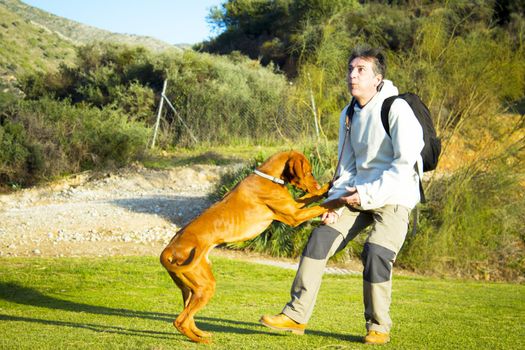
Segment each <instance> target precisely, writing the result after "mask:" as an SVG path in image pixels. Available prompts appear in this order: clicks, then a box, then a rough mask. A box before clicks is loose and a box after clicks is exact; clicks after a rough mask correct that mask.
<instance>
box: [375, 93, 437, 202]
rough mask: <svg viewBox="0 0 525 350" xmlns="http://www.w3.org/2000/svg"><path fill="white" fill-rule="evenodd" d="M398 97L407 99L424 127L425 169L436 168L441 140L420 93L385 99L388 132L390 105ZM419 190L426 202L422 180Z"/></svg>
mask: <svg viewBox="0 0 525 350" xmlns="http://www.w3.org/2000/svg"><path fill="white" fill-rule="evenodd" d="M396 98H402V99H403V100H405V101H407V103H408V104H409V106H410V108H412V111H413V112H414V115H415V116H416V118H417V120H418V121H419V124H421V128H422V129H423V141H424V143H425V145H424V146H423V149H422V150H421V158H422V159H423V171H430V170H434V169H436V167H437V163H438V160H439V155H440V154H441V140H440V139H439V138H438V137H437V135H436V129H435V128H434V122H433V121H432V117H431V116H430V111H429V110H428V108H427V106H425V104H424V103H423V101H421V99H420V98H419V96H418V95H416V94H413V93H411V92H407V93H404V94H401V95H397V96H391V97H388V98H386V99H385V100H384V101H383V105H382V106H381V122H382V123H383V127H384V128H385V131H386V133H387V134H388V136H390V124H389V123H388V113H389V112H390V107H392V103H394V101H395V99H396ZM419 191H420V193H421V203H425V202H426V199H425V193H424V191H423V185H422V183H421V181H419Z"/></svg>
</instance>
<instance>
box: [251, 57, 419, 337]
mask: <svg viewBox="0 0 525 350" xmlns="http://www.w3.org/2000/svg"><path fill="white" fill-rule="evenodd" d="M385 71H386V64H385V58H384V56H383V54H382V53H381V52H380V51H379V50H377V49H371V48H357V49H355V50H354V51H353V52H352V54H351V56H350V58H349V61H348V75H347V84H348V89H349V91H350V93H351V95H352V96H353V99H354V100H355V102H356V103H355V104H350V105H349V106H347V107H346V108H345V109H343V111H342V113H341V117H340V131H339V147H338V148H339V153H338V154H339V157H340V161H339V164H338V168H337V169H336V173H337V174H338V177H337V179H336V180H335V181H334V183H333V187H332V188H331V189H330V191H329V193H328V198H327V200H326V202H331V203H336V204H338V205H336V209H334V210H330V211H328V212H327V213H325V214H323V216H322V222H323V225H321V226H319V227H318V228H316V229H315V230H314V231H313V232H312V234H311V236H310V238H309V240H308V243H307V246H306V248H305V249H304V251H303V253H302V256H301V261H300V264H299V268H298V270H297V274H296V277H295V280H294V282H293V285H292V288H291V300H290V301H289V302H288V303H287V304H286V306H285V307H284V309H283V311H282V313H281V314H278V315H276V316H263V317H262V318H261V320H260V322H261V323H262V324H263V325H265V326H267V327H270V328H272V329H276V330H284V331H291V332H293V333H296V334H304V330H305V328H306V324H307V323H308V320H309V318H310V316H311V314H312V311H313V308H314V304H315V301H316V298H317V293H318V291H319V287H320V285H321V278H322V274H323V271H324V268H325V266H326V262H327V261H328V259H329V258H330V257H331V256H332V255H334V254H335V253H337V252H338V251H339V250H341V249H343V248H344V247H345V246H346V245H347V244H348V242H349V241H350V240H352V239H353V238H355V236H356V235H357V234H358V233H359V232H360V231H361V230H363V229H364V228H365V227H367V226H369V225H372V230H371V231H370V233H369V234H368V237H367V240H366V243H365V245H364V247H363V252H362V254H361V258H362V261H363V266H364V270H363V298H364V306H365V321H366V329H367V335H366V336H365V338H364V342H365V343H367V344H384V343H387V342H388V341H390V328H391V326H392V321H391V319H390V315H389V309H390V301H391V294H392V280H391V279H392V266H393V263H394V260H395V258H396V255H397V253H398V252H399V250H400V249H401V246H402V245H403V242H404V240H405V236H406V232H407V229H408V221H409V215H410V211H411V209H412V208H413V207H414V206H415V205H416V204H417V203H418V202H419V200H420V198H419V176H418V174H422V163H421V162H422V161H421V156H420V152H421V149H422V148H423V131H422V128H421V125H420V124H419V122H418V120H417V119H416V117H415V115H414V113H413V112H412V109H411V108H410V106H409V105H408V103H407V102H406V101H404V100H402V99H396V100H395V101H394V103H393V104H392V107H391V109H390V113H389V116H388V118H389V123H390V130H391V136H390V137H389V136H388V135H387V133H386V132H385V129H384V127H383V124H382V122H381V105H382V103H383V101H384V100H385V98H387V97H390V96H393V95H397V94H398V90H397V88H396V87H395V86H394V85H393V84H392V82H391V81H388V80H384V77H385ZM347 108H353V109H354V111H353V116H352V118H351V127H350V132H349V135H348V136H345V134H346V123H345V121H346V110H347Z"/></svg>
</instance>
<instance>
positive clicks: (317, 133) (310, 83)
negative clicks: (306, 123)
mask: <svg viewBox="0 0 525 350" xmlns="http://www.w3.org/2000/svg"><path fill="white" fill-rule="evenodd" d="M308 85H309V90H310V103H311V104H312V112H313V115H314V126H315V135H316V136H317V140H319V125H318V123H317V108H316V106H315V99H314V92H313V91H312V80H311V79H310V73H308Z"/></svg>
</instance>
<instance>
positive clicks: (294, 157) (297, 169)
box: [283, 151, 321, 193]
mask: <svg viewBox="0 0 525 350" xmlns="http://www.w3.org/2000/svg"><path fill="white" fill-rule="evenodd" d="M283 175H284V177H285V178H286V179H287V180H288V182H289V183H291V184H292V185H294V186H295V187H297V188H300V189H301V190H303V191H306V192H309V193H315V192H317V191H318V190H319V189H320V188H321V186H319V184H318V183H317V180H316V179H315V178H314V176H313V175H312V166H311V165H310V162H309V161H308V159H306V157H305V156H304V155H303V154H302V153H300V152H297V151H291V152H290V156H289V158H288V160H287V162H286V165H285V167H284V172H283Z"/></svg>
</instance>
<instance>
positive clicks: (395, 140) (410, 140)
mask: <svg viewBox="0 0 525 350" xmlns="http://www.w3.org/2000/svg"><path fill="white" fill-rule="evenodd" d="M383 82H384V84H383V87H382V89H381V90H380V91H379V92H378V93H377V94H376V95H375V96H374V97H373V98H372V99H371V100H370V101H369V102H368V103H367V104H366V105H365V106H364V107H363V108H361V107H359V105H358V104H357V103H356V105H355V108H354V114H353V117H352V123H351V129H350V135H349V137H348V138H347V140H346V143H345V149H344V150H342V146H343V140H344V138H345V133H346V127H345V120H346V110H347V109H348V108H349V106H346V107H345V108H344V109H343V111H342V112H341V116H340V121H339V147H338V154H339V157H341V160H340V164H339V168H338V169H336V173H337V174H338V175H339V177H338V178H337V180H336V181H334V183H333V187H332V188H331V189H330V191H329V193H328V198H327V200H326V201H330V200H333V199H336V198H338V197H341V196H343V195H345V194H346V193H347V192H348V191H347V190H346V187H356V188H357V192H358V193H359V197H360V199H361V206H360V209H363V210H371V209H376V208H380V207H382V206H385V205H388V204H392V205H403V206H405V207H407V208H410V209H412V208H413V207H414V206H415V205H416V204H417V203H418V202H419V200H420V195H419V175H418V174H422V167H423V166H422V160H421V155H420V153H421V150H422V149H423V145H424V141H423V130H422V128H421V125H420V124H419V122H418V120H417V119H416V116H415V115H414V112H413V111H412V109H411V108H410V106H409V105H408V103H407V102H406V101H404V100H402V99H396V100H395V101H394V103H393V104H392V107H391V109H390V113H389V116H388V119H389V124H390V134H391V137H389V136H388V134H387V133H386V131H385V129H384V127H383V124H382V122H381V106H382V104H383V101H384V100H385V99H386V98H387V97H390V96H394V95H397V94H398V90H397V88H396V87H395V86H394V85H393V84H392V82H391V81H389V80H384V81H383ZM341 152H342V153H341ZM416 163H417V169H418V171H416V169H415V167H414V165H415V164H416Z"/></svg>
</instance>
